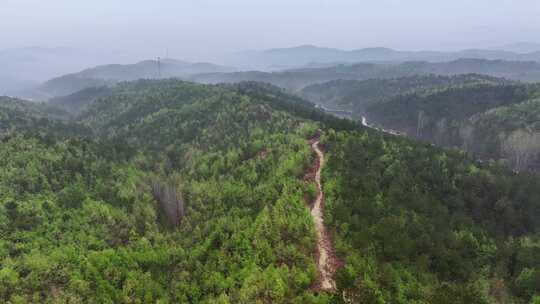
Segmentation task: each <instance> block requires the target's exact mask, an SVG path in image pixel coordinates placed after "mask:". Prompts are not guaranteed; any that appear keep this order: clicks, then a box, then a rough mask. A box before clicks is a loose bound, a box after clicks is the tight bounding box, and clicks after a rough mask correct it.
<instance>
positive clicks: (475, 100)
mask: <svg viewBox="0 0 540 304" xmlns="http://www.w3.org/2000/svg"><path fill="white" fill-rule="evenodd" d="M539 96H540V88H539V86H538V85H523V84H500V85H493V84H479V85H472V86H465V87H449V88H446V89H443V90H439V91H435V92H428V93H419V92H415V93H411V94H405V95H399V96H397V97H394V98H391V99H389V100H387V101H385V102H379V103H376V104H373V105H371V106H369V107H368V108H367V110H366V111H367V116H368V117H369V119H370V120H371V121H372V122H376V123H377V124H380V125H382V126H384V127H385V128H390V129H395V130H399V131H402V132H404V133H406V134H407V135H409V136H412V137H415V138H418V139H422V140H426V141H429V142H432V143H435V144H437V145H441V146H450V147H458V148H461V149H463V150H465V151H468V152H469V153H471V154H475V155H476V156H477V157H479V158H482V159H508V160H509V161H510V164H511V166H512V167H513V168H515V169H517V170H524V169H536V168H537V165H536V163H537V156H536V155H537V154H538V153H539V152H540V140H539V139H538V138H536V137H537V132H536V131H535V130H534V123H535V120H536V117H537V114H538V110H537V105H538V103H537V102H535V101H534V100H535V99H536V98H538V97H539ZM529 100H532V101H529ZM526 101H527V102H526ZM499 107H500V109H499Z"/></svg>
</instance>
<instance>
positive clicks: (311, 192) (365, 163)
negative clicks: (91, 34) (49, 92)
mask: <svg viewBox="0 0 540 304" xmlns="http://www.w3.org/2000/svg"><path fill="white" fill-rule="evenodd" d="M90 95H92V94H80V95H74V96H72V97H73V101H74V102H75V103H76V104H84V107H81V108H80V110H81V112H80V114H78V115H77V116H76V117H75V118H72V120H70V122H69V124H72V125H70V126H68V125H66V123H67V122H62V121H59V120H54V119H55V118H54V117H51V116H47V117H45V118H43V119H44V121H47V123H54V124H55V126H60V128H59V129H65V130H73V131H72V132H73V133H74V134H72V135H66V134H58V133H56V132H53V131H51V132H45V131H43V132H38V133H37V134H36V132H33V131H34V130H32V128H31V126H32V125H33V123H34V120H33V119H35V117H39V115H41V114H39V113H34V112H30V111H26V112H24V113H25V115H26V116H28V117H31V119H30V120H29V122H28V123H25V124H24V126H25V128H19V127H17V121H18V120H17V119H13V118H14V117H15V118H17V117H18V116H14V115H13V114H12V113H11V112H9V111H7V110H5V109H11V108H12V106H10V107H0V113H1V114H2V115H4V117H7V118H8V119H7V120H4V121H5V122H6V125H8V126H10V127H11V126H15V128H12V131H10V132H8V133H4V134H3V135H2V136H1V141H2V144H1V145H0V219H1V220H0V235H1V236H2V237H1V238H0V302H6V303H32V302H34V303H36V302H37V303H40V302H45V303H519V304H521V303H523V304H525V303H527V304H528V303H531V301H533V297H534V296H535V295H540V290H539V288H538V286H540V266H539V264H538V260H539V259H538V256H539V255H540V245H538V244H539V240H538V227H539V225H540V181H539V179H538V177H536V176H530V175H526V174H519V175H515V174H513V173H512V172H511V171H509V170H508V169H507V168H505V167H504V166H502V165H500V164H496V163H493V164H482V165H480V164H478V163H475V162H474V161H472V160H471V159H470V158H468V156H466V155H465V154H461V153H457V152H447V151H443V150H440V149H438V148H434V147H431V146H429V145H424V144H418V143H415V142H412V141H409V140H406V139H403V138H396V137H392V136H386V135H384V134H381V133H379V132H377V131H373V130H369V129H365V128H363V127H361V126H359V125H358V123H355V122H352V121H348V120H340V119H337V118H334V117H332V116H328V115H325V114H324V113H322V112H320V111H319V110H317V109H315V108H314V107H313V105H311V104H310V103H308V102H306V101H304V100H302V99H301V98H298V97H294V96H290V95H288V94H287V93H285V92H284V91H282V90H280V89H278V88H276V87H272V86H270V85H262V84H258V83H241V84H237V85H199V84H193V83H187V82H181V81H177V80H144V81H136V82H130V83H122V84H119V85H118V86H116V87H115V88H113V90H112V92H108V93H107V94H104V95H102V96H101V97H97V98H92V99H86V98H87V97H88V96H90ZM76 96H81V100H83V101H81V102H80V103H77V97H76ZM0 104H3V103H0ZM6 104H9V103H6ZM68 104H69V102H67V100H66V102H64V103H59V105H64V106H68ZM68 108H69V106H68ZM17 113H19V112H17ZM26 116H25V117H26ZM66 117H70V116H69V115H67V116H66ZM53 121H54V122H53ZM75 126H77V127H78V128H80V130H81V131H80V132H79V131H76V130H78V129H77V128H75ZM38 129H39V130H41V128H38ZM55 129H57V128H53V129H52V130H55ZM88 129H89V130H91V132H85V131H84V130H88ZM317 136H319V137H320V138H321V141H322V147H323V148H324V154H325V158H327V160H328V161H327V163H325V164H324V166H323V176H322V183H323V189H322V190H323V192H322V193H323V196H324V198H325V206H326V209H325V223H326V225H327V227H328V232H329V233H330V236H331V239H332V240H333V243H334V244H335V247H336V249H337V257H336V258H337V259H339V260H340V261H342V262H343V266H342V267H340V268H339V269H338V271H337V274H336V276H335V278H334V279H335V280H336V281H337V286H336V290H333V291H331V292H320V289H319V288H318V287H317V285H316V283H317V280H318V268H317V265H316V262H315V261H316V259H317V258H318V257H317V251H316V248H317V239H316V238H317V234H316V231H315V226H314V222H313V219H312V217H311V214H310V209H309V203H310V202H312V201H313V199H314V198H315V196H316V195H317V194H318V193H317V189H316V186H315V183H314V181H313V180H312V179H311V178H310V177H309V176H310V174H311V173H310V172H311V171H312V170H313V166H314V164H316V163H317V162H316V158H315V155H314V152H313V151H312V149H311V147H310V145H309V140H312V139H313V138H317ZM537 300H538V299H537Z"/></svg>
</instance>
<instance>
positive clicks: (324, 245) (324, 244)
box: [311, 140, 339, 291]
mask: <svg viewBox="0 0 540 304" xmlns="http://www.w3.org/2000/svg"><path fill="white" fill-rule="evenodd" d="M311 147H312V148H313V150H314V151H315V153H316V154H317V158H318V161H317V164H318V165H317V168H316V169H317V171H316V173H315V182H316V183H317V199H316V200H315V202H314V203H313V205H312V209H311V216H312V217H313V221H314V222H315V229H316V230H317V269H318V271H319V279H318V282H317V286H316V288H317V289H318V290H321V291H334V290H335V289H336V282H335V281H334V278H333V276H334V273H335V271H336V269H337V267H338V265H339V264H338V260H337V258H336V255H335V250H334V247H333V245H332V240H331V239H330V236H329V234H328V232H327V230H326V227H325V226H324V221H323V214H324V213H323V210H324V193H323V192H322V187H321V169H322V166H323V165H324V154H323V152H322V151H321V149H320V148H319V141H318V140H316V141H314V142H313V143H312V145H311Z"/></svg>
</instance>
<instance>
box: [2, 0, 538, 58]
mask: <svg viewBox="0 0 540 304" xmlns="http://www.w3.org/2000/svg"><path fill="white" fill-rule="evenodd" d="M539 16H540V1H539V0H448V1H447V0H354V1H353V0H0V28H1V30H0V49H2V48H12V47H22V46H47V47H55V46H69V47H77V48H87V49H101V50H107V51H108V50H121V51H125V52H127V53H129V54H131V55H136V56H142V57H144V56H154V55H156V54H159V53H161V54H162V56H164V55H165V52H166V51H165V50H167V49H168V50H169V55H170V56H171V57H177V58H186V59H194V58H204V57H206V56H208V55H210V54H215V53H222V52H233V51H238V50H244V49H263V48H272V47H287V46H294V45H300V44H316V45H321V46H328V47H338V48H346V49H352V48H362V47H371V46H388V47H393V48H398V49H457V48H469V47H489V46H497V45H501V44H506V43H512V42H518V41H530V42H540V35H539V33H540V18H539Z"/></svg>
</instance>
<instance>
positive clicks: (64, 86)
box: [23, 59, 235, 100]
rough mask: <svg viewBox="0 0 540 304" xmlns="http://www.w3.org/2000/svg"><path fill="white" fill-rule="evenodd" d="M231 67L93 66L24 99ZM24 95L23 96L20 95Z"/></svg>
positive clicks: (171, 63)
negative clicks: (122, 82)
mask: <svg viewBox="0 0 540 304" xmlns="http://www.w3.org/2000/svg"><path fill="white" fill-rule="evenodd" d="M233 71H235V69H234V68H230V67H225V66H219V65H215V64H211V63H190V62H185V61H180V60H174V59H163V60H161V61H159V62H158V61H157V60H145V61H141V62H138V63H135V64H124V65H122V64H109V65H101V66H96V67H93V68H90V69H86V70H83V71H80V72H77V73H72V74H67V75H64V76H60V77H57V78H53V79H51V80H48V81H46V82H45V83H43V84H42V85H40V86H38V87H37V88H35V89H32V90H30V91H28V92H27V93H26V95H29V96H25V97H29V98H32V99H37V100H45V99H49V98H51V97H56V96H64V95H69V94H73V93H75V92H77V91H80V90H84V89H87V88H91V87H102V86H108V85H112V84H115V83H117V82H121V81H131V80H137V79H157V78H185V77H189V76H192V75H196V74H205V73H226V72H233ZM23 95H24V94H23Z"/></svg>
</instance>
